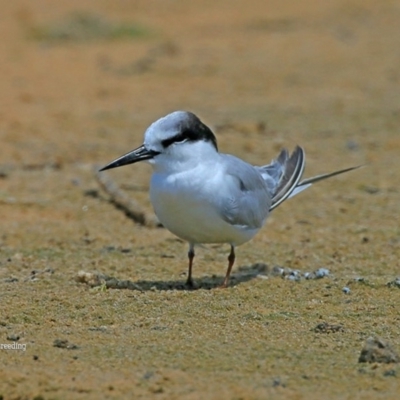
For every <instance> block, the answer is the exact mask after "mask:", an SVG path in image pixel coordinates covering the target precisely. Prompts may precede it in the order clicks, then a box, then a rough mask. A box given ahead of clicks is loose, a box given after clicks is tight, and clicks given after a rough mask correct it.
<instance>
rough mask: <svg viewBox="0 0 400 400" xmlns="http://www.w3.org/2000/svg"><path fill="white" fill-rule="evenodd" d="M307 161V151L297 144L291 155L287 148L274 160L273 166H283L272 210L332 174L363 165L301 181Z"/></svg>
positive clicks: (273, 197)
mask: <svg viewBox="0 0 400 400" xmlns="http://www.w3.org/2000/svg"><path fill="white" fill-rule="evenodd" d="M305 163H306V157H305V153H304V150H303V149H302V148H301V147H300V146H296V148H295V150H294V151H293V153H292V154H291V155H290V157H289V155H288V152H287V150H285V149H284V150H282V151H281V153H280V154H279V156H278V158H277V159H276V160H275V161H273V163H272V164H271V166H272V165H274V166H275V165H276V164H277V165H279V166H280V167H281V168H279V169H278V170H279V172H280V177H279V180H278V184H277V187H276V189H275V191H274V194H273V196H272V203H271V207H270V211H272V210H273V209H275V208H276V207H278V206H279V205H280V204H282V203H283V202H284V201H285V200H286V199H289V198H291V197H293V196H296V194H299V193H300V192H302V191H303V190H305V189H307V188H308V187H310V186H311V185H312V184H313V183H315V182H318V181H322V180H323V179H328V178H330V177H332V176H335V175H339V174H343V173H345V172H348V171H352V170H353V169H357V168H360V167H361V165H358V166H356V167H350V168H346V169H341V170H339V171H335V172H331V173H328V174H322V175H317V176H314V177H312V178H308V179H304V180H302V181H300V179H301V177H302V175H303V172H304V167H305ZM268 167H269V166H267V167H264V168H266V170H267V171H268ZM274 170H275V171H276V168H274Z"/></svg>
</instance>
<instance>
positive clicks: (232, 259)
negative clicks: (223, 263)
mask: <svg viewBox="0 0 400 400" xmlns="http://www.w3.org/2000/svg"><path fill="white" fill-rule="evenodd" d="M228 262H229V264H228V269H227V270H226V275H225V279H224V282H223V283H222V285H221V288H226V287H228V284H229V275H230V274H231V271H232V267H233V264H234V263H235V248H234V247H233V246H232V245H231V252H230V253H229V256H228Z"/></svg>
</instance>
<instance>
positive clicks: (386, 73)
mask: <svg viewBox="0 0 400 400" xmlns="http://www.w3.org/2000/svg"><path fill="white" fill-rule="evenodd" d="M399 21H400V7H399V3H398V2H397V1H390V0H386V1H382V2H377V1H365V0H362V1H361V0H359V1H357V0H342V1H341V0H333V1H330V2H322V1H312V0H304V1H301V2H297V1H278V0H269V1H265V0H249V1H234V2H233V1H228V0H219V1H197V0H196V1H190V2H188V1H183V0H177V1H165V0H155V1H151V2H149V1H144V0H138V1H132V2H128V1H123V0H117V1H105V0H97V1H94V0H93V1H86V0H83V1H82V0H81V1H76V0H70V1H57V2H54V1H50V0H47V1H46V0H36V1H35V2H33V1H28V0H17V1H12V2H11V1H4V0H3V1H1V13H0V35H1V38H2V40H1V41H0V74H1V79H0V88H1V90H0V104H1V107H0V139H1V146H0V217H1V231H0V288H1V292H0V298H1V303H0V304H1V306H0V307H1V313H0V338H1V339H0V343H1V344H7V345H13V344H16V345H20V347H25V351H24V350H23V349H20V350H11V349H10V350H7V349H4V348H3V349H0V361H1V362H0V370H1V379H0V398H2V399H36V400H39V399H67V398H71V399H72V398H73V399H100V398H108V399H119V398H157V399H202V398H207V399H265V398H275V399H321V398H329V399H397V398H398V393H399V392H400V384H399V379H400V378H399V376H400V369H399V367H398V366H397V364H382V363H372V364H368V363H366V364H365V363H364V364H361V363H359V362H358V357H359V355H360V352H361V349H362V347H363V345H364V342H365V340H366V339H367V338H368V337H369V336H380V337H382V338H384V339H385V340H387V341H389V342H390V343H391V344H392V346H393V347H394V349H396V350H397V351H399V350H400V314H399V304H400V289H399V288H398V287H396V285H393V286H391V287H390V286H388V285H387V283H388V282H391V281H394V280H395V279H396V277H398V276H399V275H400V272H399V266H400V264H399V256H400V228H399V203H400V192H399V182H400V168H399V167H400V164H399V154H400V135H399V133H400V132H399V123H400V51H399V49H400V23H399ZM176 109H186V110H191V111H193V112H195V113H196V114H198V115H199V116H200V117H201V118H202V119H203V120H204V121H205V122H206V123H207V124H209V125H210V126H212V127H213V128H214V130H215V132H216V134H217V137H218V141H219V146H220V149H221V150H222V151H224V152H229V153H234V154H235V155H238V156H240V157H242V158H244V159H246V160H248V161H251V162H253V163H255V164H259V165H260V164H265V163H268V162H269V161H270V160H271V159H272V158H273V157H275V156H276V154H277V152H278V151H279V150H280V148H281V147H283V146H286V147H288V148H293V147H294V146H295V145H296V144H300V145H302V146H304V147H305V149H306V152H307V168H306V176H311V175H313V174H318V173H323V172H328V171H331V170H334V169H340V168H345V167H347V166H352V165H358V164H367V166H366V167H365V168H363V169H360V170H357V171H355V172H352V173H349V174H347V175H344V176H340V177H337V178H334V179H332V180H330V181H326V182H324V183H321V184H318V185H317V186H316V187H313V188H312V189H310V190H308V191H307V192H306V193H303V194H301V195H300V196H299V197H297V198H296V199H293V200H290V201H288V202H286V203H285V204H284V205H283V206H281V207H279V208H278V209H277V210H276V211H274V213H273V214H272V215H271V217H270V218H269V220H268V223H267V225H266V227H265V228H264V229H263V230H262V231H261V232H260V233H259V235H258V236H257V237H256V238H255V239H254V240H252V241H251V242H250V243H247V244H245V245H243V246H242V247H239V248H238V249H237V264H236V268H235V270H234V277H233V278H234V279H233V280H232V285H231V286H230V287H229V288H228V289H226V290H217V289H215V287H216V285H218V283H220V282H221V281H222V279H223V276H224V274H225V269H226V257H227V255H228V250H229V249H228V246H208V247H207V248H205V249H199V250H198V253H197V257H196V260H195V266H194V276H195V281H196V285H197V290H193V291H189V290H185V289H184V287H183V286H182V284H183V282H184V281H185V278H186V276H185V274H186V264H187V260H186V252H187V245H186V244H185V243H183V242H181V241H179V240H177V239H176V238H174V237H173V235H172V234H170V233H169V232H167V231H166V230H164V229H162V228H146V227H142V226H140V225H139V224H137V223H134V222H133V221H131V220H130V219H128V218H127V217H126V216H125V215H124V214H123V213H122V212H121V211H120V210H118V209H116V208H115V207H114V206H113V205H112V204H111V203H110V202H109V197H108V195H107V194H106V193H104V192H103V191H102V190H101V188H100V186H99V184H98V182H97V181H96V179H95V176H94V173H93V170H94V166H95V165H98V164H100V165H101V164H105V163H107V162H109V161H111V160H112V159H114V158H115V157H117V156H119V155H121V154H123V153H125V152H127V151H128V150H130V149H132V148H134V147H136V146H138V145H140V144H141V141H142V135H143V131H144V129H145V128H146V127H147V126H148V125H149V124H150V123H151V122H152V121H154V120H155V119H157V118H159V117H161V116H163V115H165V114H167V113H168V112H170V111H172V110H176ZM149 176H150V167H149V166H147V165H135V166H132V167H126V168H122V169H119V170H114V171H112V172H109V177H110V178H111V179H114V180H115V181H116V182H117V183H118V185H120V187H121V188H123V189H124V190H125V191H126V192H127V193H128V194H129V196H131V197H132V198H135V199H137V200H138V201H139V202H140V204H142V205H143V207H145V208H146V210H148V211H150V210H151V207H150V204H149V200H148V194H147V190H148V180H149ZM257 263H259V264H266V265H267V275H266V276H264V279H261V278H260V277H257V276H256V275H257V273H256V272H257V268H256V266H254V265H255V264H257ZM274 266H280V267H283V268H291V269H295V270H299V271H301V272H302V273H304V272H312V271H315V270H317V269H318V268H321V267H323V268H327V269H329V271H330V275H329V276H327V277H325V278H323V279H318V280H305V279H303V278H302V279H301V280H300V281H299V282H296V281H293V280H291V279H283V278H282V277H280V276H273V274H271V273H268V271H269V272H270V271H271V270H272V268H273V267H274ZM81 270H83V271H86V272H88V273H91V272H95V271H98V272H100V273H102V274H105V275H109V276H112V277H115V278H116V279H118V280H129V281H131V282H133V290H120V289H106V287H105V286H104V285H103V286H100V287H97V288H90V287H89V285H87V284H84V283H79V282H77V281H76V279H75V278H76V276H77V274H78V272H79V271H81ZM264 272H265V271H264ZM265 278H266V279H265ZM344 287H348V288H349V289H350V293H348V294H345V293H344V292H343V291H342V289H343V288H344ZM135 288H137V290H135ZM324 322H325V323H327V324H330V325H334V326H337V325H340V327H339V328H338V329H328V330H321V329H316V330H315V328H316V327H317V326H318V325H319V324H321V323H324Z"/></svg>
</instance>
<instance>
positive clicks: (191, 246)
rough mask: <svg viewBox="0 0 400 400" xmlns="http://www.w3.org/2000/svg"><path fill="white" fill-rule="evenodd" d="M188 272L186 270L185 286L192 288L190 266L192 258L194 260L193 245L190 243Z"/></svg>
mask: <svg viewBox="0 0 400 400" xmlns="http://www.w3.org/2000/svg"><path fill="white" fill-rule="evenodd" d="M188 257H189V270H188V277H187V280H186V285H187V286H189V287H193V279H192V266H193V258H194V245H193V244H191V243H190V245H189V252H188Z"/></svg>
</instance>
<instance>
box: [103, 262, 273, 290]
mask: <svg viewBox="0 0 400 400" xmlns="http://www.w3.org/2000/svg"><path fill="white" fill-rule="evenodd" d="M268 271H269V268H268V266H267V265H266V264H263V263H257V264H253V265H250V266H241V267H239V268H238V269H237V270H236V271H235V273H234V274H232V275H231V277H230V280H229V284H228V287H234V286H237V285H240V284H242V283H245V282H248V281H250V280H253V279H255V278H257V277H258V276H266V275H267V274H268ZM223 280H224V276H222V275H212V276H205V277H202V278H197V279H194V284H193V286H190V285H187V284H186V282H185V281H181V280H171V281H153V280H139V281H135V282H132V281H119V282H120V283H124V284H123V285H121V284H120V285H118V284H117V285H115V279H114V283H113V284H110V285H108V284H107V281H106V286H107V288H114V289H117V288H119V289H131V290H139V291H142V292H146V291H167V290H182V291H194V290H200V289H202V290H213V289H219V288H221V285H222V282H223Z"/></svg>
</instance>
